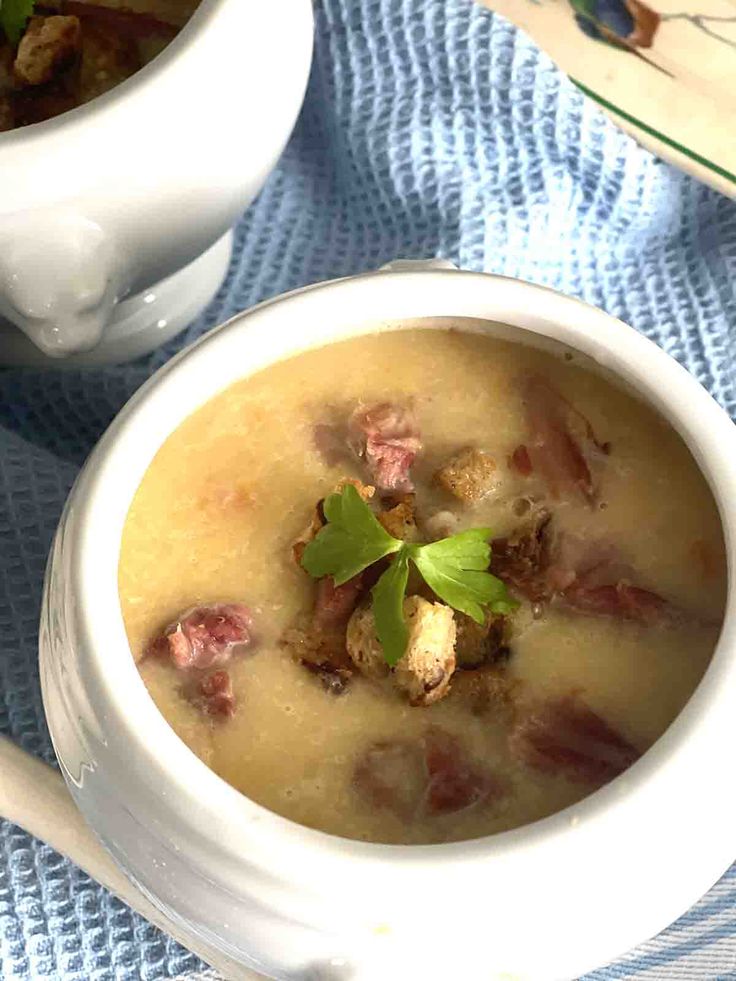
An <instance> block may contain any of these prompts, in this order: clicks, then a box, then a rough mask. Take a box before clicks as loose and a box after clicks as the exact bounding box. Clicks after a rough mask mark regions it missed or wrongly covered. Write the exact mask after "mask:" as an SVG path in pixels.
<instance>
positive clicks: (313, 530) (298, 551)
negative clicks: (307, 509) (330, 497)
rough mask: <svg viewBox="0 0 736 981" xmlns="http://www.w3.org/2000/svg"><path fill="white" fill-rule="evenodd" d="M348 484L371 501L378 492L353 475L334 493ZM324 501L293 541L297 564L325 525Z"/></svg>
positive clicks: (318, 503)
mask: <svg viewBox="0 0 736 981" xmlns="http://www.w3.org/2000/svg"><path fill="white" fill-rule="evenodd" d="M347 484H352V485H353V487H354V488H355V489H356V490H357V492H358V493H359V494H360V496H361V497H362V498H363V500H364V501H370V499H371V498H372V497H373V495H374V494H375V493H376V488H375V487H372V486H371V485H370V484H363V483H361V482H360V481H359V480H355V479H353V478H352V477H343V479H342V480H341V481H340V482H339V483H338V485H337V486H336V487H335V489H334V491H332V493H333V494H339V493H340V491H341V490H342V489H343V488H344V487H345V486H346V485H347ZM324 503H325V499H324V498H322V499H321V500H319V501H317V503H316V504H315V506H314V510H313V511H312V513H311V515H310V518H309V523H308V524H307V526H306V527H305V528H304V531H302V532H301V534H300V535H298V537H297V538H295V539H294V541H293V542H292V543H291V551H292V554H293V556H294V561H295V562H296V564H297V565H301V564H302V556H303V555H304V549H305V548H306V547H307V545H309V543H310V542H311V541H312V540H313V539H315V538H316V537H317V535H318V534H319V532H320V530H321V529H322V528H323V527H324V526H325V523H326V522H325V512H324Z"/></svg>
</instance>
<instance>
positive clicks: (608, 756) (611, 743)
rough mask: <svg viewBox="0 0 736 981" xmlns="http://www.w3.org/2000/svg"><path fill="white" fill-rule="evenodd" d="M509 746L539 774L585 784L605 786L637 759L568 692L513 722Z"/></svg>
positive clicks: (628, 746)
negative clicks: (604, 784) (561, 777)
mask: <svg viewBox="0 0 736 981" xmlns="http://www.w3.org/2000/svg"><path fill="white" fill-rule="evenodd" d="M509 748H510V750H511V753H512V755H513V756H515V757H516V758H517V759H518V760H519V761H520V762H521V763H524V764H525V765H526V766H529V767H531V768H532V769H534V770H538V771H539V772H540V773H547V774H550V775H553V776H563V777H566V778H567V779H568V780H572V781H575V782H579V783H591V784H603V783H607V782H608V781H609V780H612V779H613V778H614V777H617V776H618V775H619V774H620V773H623V772H624V770H626V769H627V768H628V767H630V766H631V764H632V763H635V762H636V760H637V759H638V758H639V755H640V754H639V752H638V750H637V749H636V748H635V747H634V746H632V745H631V743H629V742H628V741H627V740H626V739H624V738H623V736H621V735H619V733H617V732H616V731H615V730H614V729H613V728H612V727H611V726H609V724H608V723H607V722H605V721H604V720H603V719H602V718H601V717H600V716H599V715H596V713H595V712H593V711H592V710H591V709H589V708H588V706H587V705H585V703H584V702H582V701H581V700H580V699H579V697H578V696H577V695H574V694H573V695H566V696H563V697H562V698H557V699H550V700H549V701H547V702H543V703H541V704H540V705H537V706H536V707H532V708H531V709H530V710H528V711H527V712H526V714H524V715H522V716H521V717H519V718H517V720H516V722H515V724H514V727H513V728H512V730H511V733H510V736H509Z"/></svg>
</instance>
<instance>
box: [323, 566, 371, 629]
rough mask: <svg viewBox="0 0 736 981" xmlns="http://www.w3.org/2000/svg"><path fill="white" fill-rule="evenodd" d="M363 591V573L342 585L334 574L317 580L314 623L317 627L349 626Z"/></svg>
mask: <svg viewBox="0 0 736 981" xmlns="http://www.w3.org/2000/svg"><path fill="white" fill-rule="evenodd" d="M362 591H363V574H362V573H359V574H358V575H357V576H354V577H353V578H352V579H348V581H347V582H345V583H343V584H342V585H341V586H336V585H335V581H334V579H333V578H332V576H325V577H324V578H323V579H320V580H319V581H318V582H317V597H316V599H315V602H314V623H315V626H317V627H322V628H324V627H330V628H332V627H341V626H347V622H348V620H349V619H350V617H351V616H352V614H353V611H354V610H355V607H356V606H357V605H358V600H359V599H360V595H361V593H362Z"/></svg>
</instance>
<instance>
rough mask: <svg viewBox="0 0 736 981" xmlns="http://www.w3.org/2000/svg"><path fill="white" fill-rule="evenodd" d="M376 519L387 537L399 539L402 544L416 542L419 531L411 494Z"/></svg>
mask: <svg viewBox="0 0 736 981" xmlns="http://www.w3.org/2000/svg"><path fill="white" fill-rule="evenodd" d="M377 517H378V520H379V521H380V522H381V524H382V525H383V527H384V528H385V529H386V531H387V532H388V533H389V535H392V536H393V537H394V538H399V539H400V540H401V541H403V542H415V541H416V540H417V537H418V535H419V531H418V529H417V521H416V508H415V504H414V495H413V494H407V495H406V499H405V500H403V501H399V502H398V503H396V504H394V506H393V507H392V508H390V509H389V510H388V511H382V512H381V513H380V514H378V515H377Z"/></svg>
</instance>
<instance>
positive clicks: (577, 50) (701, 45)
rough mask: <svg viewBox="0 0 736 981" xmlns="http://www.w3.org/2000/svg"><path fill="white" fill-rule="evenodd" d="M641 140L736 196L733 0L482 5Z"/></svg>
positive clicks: (536, 0) (500, 0)
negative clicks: (520, 32) (528, 37)
mask: <svg viewBox="0 0 736 981" xmlns="http://www.w3.org/2000/svg"><path fill="white" fill-rule="evenodd" d="M482 2H484V3H485V4H486V5H487V6H489V7H491V8H492V9H493V10H496V11H497V12H498V13H500V14H502V15H504V16H505V17H508V18H509V19H510V20H511V21H513V22H514V23H515V24H517V25H518V26H519V27H521V28H522V29H523V30H525V31H527V32H528V33H529V34H530V35H531V36H532V37H533V38H534V40H535V41H536V42H537V44H539V46H540V47H542V48H544V49H545V50H546V51H547V52H548V53H549V54H550V56H551V57H552V58H553V59H554V60H555V61H556V62H557V64H558V65H559V66H560V67H561V68H562V69H563V70H564V71H566V72H567V73H568V75H570V77H571V78H572V79H573V81H574V82H576V84H578V85H579V86H580V88H581V89H583V91H585V92H586V93H587V95H589V96H590V97H591V98H593V99H595V100H596V101H597V102H598V103H599V104H600V105H601V106H602V107H603V108H604V109H605V110H606V111H608V112H609V113H610V114H611V115H613V116H614V117H615V118H616V120H617V122H618V123H620V125H622V126H623V127H624V129H626V130H628V131H629V132H631V133H632V135H634V136H635V137H636V138H637V139H638V140H639V141H640V142H641V143H642V144H644V145H645V146H647V147H649V148H650V149H652V150H654V151H655V152H656V153H658V154H660V155H661V156H662V157H665V158H667V159H669V160H671V161H672V162H673V163H675V164H676V165H678V166H680V167H682V168H683V169H685V170H688V171H689V172H691V173H693V174H695V175H696V176H698V177H700V178H701V179H702V180H705V181H707V182H708V183H710V184H712V185H713V186H715V187H718V188H719V189H720V190H722V191H724V192H725V193H727V194H730V195H732V196H734V197H736V85H734V78H735V77H736V3H735V2H734V0H647V2H646V3H644V2H642V0H482Z"/></svg>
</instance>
